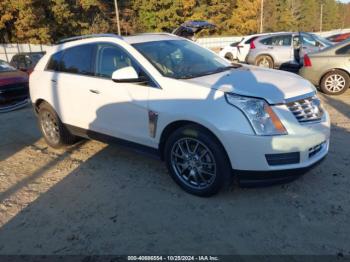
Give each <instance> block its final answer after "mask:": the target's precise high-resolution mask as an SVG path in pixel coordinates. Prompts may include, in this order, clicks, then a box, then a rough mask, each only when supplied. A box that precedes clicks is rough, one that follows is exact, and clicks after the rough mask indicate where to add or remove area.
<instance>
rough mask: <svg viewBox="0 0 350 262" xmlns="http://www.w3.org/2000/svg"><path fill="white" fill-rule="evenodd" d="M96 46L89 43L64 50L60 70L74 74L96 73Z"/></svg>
mask: <svg viewBox="0 0 350 262" xmlns="http://www.w3.org/2000/svg"><path fill="white" fill-rule="evenodd" d="M94 48H95V45H93V44H87V45H80V46H75V47H71V48H68V49H66V50H64V51H63V52H64V53H63V57H62V59H61V62H60V70H59V71H61V72H67V73H72V74H81V75H94V72H93V69H92V68H93V64H92V63H93V59H92V58H93V52H94Z"/></svg>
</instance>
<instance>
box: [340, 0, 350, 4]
mask: <svg viewBox="0 0 350 262" xmlns="http://www.w3.org/2000/svg"><path fill="white" fill-rule="evenodd" d="M339 2H342V3H350V0H339Z"/></svg>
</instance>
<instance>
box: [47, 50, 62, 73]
mask: <svg viewBox="0 0 350 262" xmlns="http://www.w3.org/2000/svg"><path fill="white" fill-rule="evenodd" d="M62 56H63V51H61V52H57V53H55V54H53V55H52V56H51V58H50V60H49V62H48V64H47V66H46V69H47V70H52V71H57V72H59V71H60V65H61V59H62Z"/></svg>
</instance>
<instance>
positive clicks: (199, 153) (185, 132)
mask: <svg viewBox="0 0 350 262" xmlns="http://www.w3.org/2000/svg"><path fill="white" fill-rule="evenodd" d="M165 161H166V165H167V167H168V170H169V172H170V175H171V177H172V178H173V179H174V180H175V182H176V183H177V184H178V185H180V187H182V188H183V189H184V190H185V191H187V192H189V193H191V194H194V195H198V196H211V195H214V194H215V193H217V192H218V191H219V190H220V189H221V188H222V187H224V186H227V185H229V183H230V181H231V178H232V174H231V173H232V169H231V165H230V162H229V160H228V158H227V156H226V153H225V150H224V149H223V147H222V145H221V144H220V143H219V142H218V141H217V139H216V138H215V137H214V136H213V135H211V134H210V133H209V132H208V131H206V130H205V129H203V128H200V127H198V126H196V125H188V126H185V127H182V128H180V129H178V130H176V131H175V132H174V133H173V134H172V135H170V137H169V139H168V141H167V143H166V145H165Z"/></svg>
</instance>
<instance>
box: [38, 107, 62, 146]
mask: <svg viewBox="0 0 350 262" xmlns="http://www.w3.org/2000/svg"><path fill="white" fill-rule="evenodd" d="M44 112H49V113H50V114H51V115H52V116H53V117H54V119H55V121H56V124H57V126H58V130H59V141H58V143H53V142H52V141H51V140H50V139H49V138H48V137H47V136H46V135H45V132H44V130H43V127H42V123H41V115H42V114H43V113H44ZM38 119H39V121H38V122H39V128H40V131H41V133H42V135H43V137H44V139H45V141H46V143H47V144H48V145H49V146H51V147H53V148H60V147H62V146H64V144H65V143H64V142H63V133H64V126H63V124H62V122H61V121H60V119H59V117H58V115H57V113H56V112H55V111H54V110H53V109H52V108H51V106H49V105H48V104H47V103H44V104H43V105H41V106H40V107H39V113H38Z"/></svg>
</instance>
